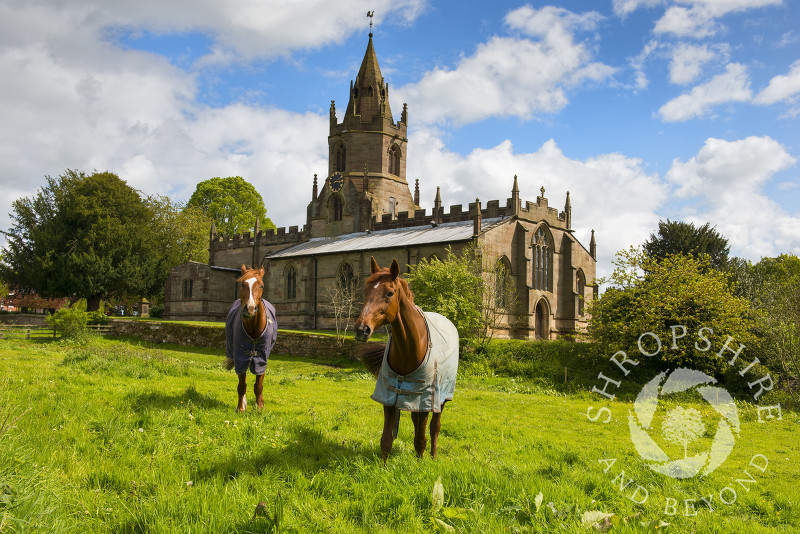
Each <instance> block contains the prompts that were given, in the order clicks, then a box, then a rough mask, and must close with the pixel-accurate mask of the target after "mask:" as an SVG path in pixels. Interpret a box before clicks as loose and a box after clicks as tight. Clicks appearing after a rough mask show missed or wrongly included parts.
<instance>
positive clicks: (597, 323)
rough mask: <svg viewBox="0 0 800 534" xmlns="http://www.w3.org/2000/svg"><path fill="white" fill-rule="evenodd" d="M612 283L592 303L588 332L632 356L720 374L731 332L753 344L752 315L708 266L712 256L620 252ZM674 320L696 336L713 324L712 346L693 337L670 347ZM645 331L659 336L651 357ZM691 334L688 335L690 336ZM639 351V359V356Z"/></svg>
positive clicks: (651, 345) (660, 364)
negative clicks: (698, 345)
mask: <svg viewBox="0 0 800 534" xmlns="http://www.w3.org/2000/svg"><path fill="white" fill-rule="evenodd" d="M606 282H607V283H610V284H611V288H609V289H608V290H607V291H606V292H605V293H604V294H603V296H602V297H601V298H599V299H596V300H595V301H593V302H592V303H591V304H590V311H591V321H590V323H589V333H590V335H591V336H592V338H593V339H594V340H595V341H597V342H600V343H602V344H603V345H604V346H605V347H608V349H609V350H611V351H614V352H616V351H618V350H622V351H626V353H629V354H630V357H631V358H632V359H639V360H648V361H649V360H651V359H652V360H655V362H656V367H660V368H667V367H680V366H688V367H693V368H694V369H697V370H700V371H704V372H706V373H709V374H712V375H713V374H721V373H722V372H723V371H724V368H725V365H726V361H727V360H726V359H722V358H718V357H717V356H716V351H718V350H719V349H720V348H721V347H722V345H723V344H724V342H725V340H726V339H727V336H732V337H733V338H734V340H735V342H736V343H737V346H738V344H739V343H743V344H745V346H749V347H751V348H753V347H754V344H755V342H756V338H755V336H754V335H753V333H752V326H753V324H754V323H753V316H752V313H751V312H750V305H749V303H748V302H747V300H746V299H744V298H741V297H737V296H735V295H734V294H733V292H732V290H731V287H730V285H729V284H728V281H727V277H726V275H725V273H723V272H721V271H718V270H716V269H711V268H710V258H709V257H708V256H702V257H700V258H694V257H691V256H684V255H670V256H666V257H665V258H663V259H661V260H657V259H655V258H648V257H646V256H645V254H644V253H643V252H641V251H636V250H635V249H633V250H628V251H626V252H625V253H623V254H618V255H617V261H616V269H615V270H614V273H613V274H612V275H611V277H610V279H609V280H606ZM672 325H683V326H685V327H686V329H687V335H688V336H691V335H694V336H696V335H697V334H696V333H697V332H698V330H699V329H700V328H701V327H704V326H705V327H709V328H712V329H713V335H711V334H707V337H709V339H710V340H711V342H712V344H713V349H711V350H708V351H707V352H701V351H697V350H695V349H694V343H693V342H687V343H678V344H677V347H678V348H677V349H672V347H671V339H672V337H671V336H672V330H671V329H670V326H672ZM645 332H652V333H654V334H655V335H657V336H658V337H659V338H660V340H661V342H662V346H661V350H660V352H659V353H658V354H657V355H655V356H653V357H652V358H648V357H645V356H641V355H639V353H638V350H637V343H638V340H639V337H640V336H641V335H642V334H644V333H645ZM687 339H688V338H687ZM643 344H644V345H643V346H644V347H645V350H646V351H647V352H652V351H654V350H655V341H654V339H652V338H651V337H650V336H647V338H646V339H645V340H644V341H643ZM637 356H638V358H637Z"/></svg>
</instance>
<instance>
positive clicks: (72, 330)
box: [47, 308, 89, 338]
mask: <svg viewBox="0 0 800 534" xmlns="http://www.w3.org/2000/svg"><path fill="white" fill-rule="evenodd" d="M88 320H89V314H87V313H86V312H85V311H81V310H79V309H75V308H62V309H60V310H58V311H57V312H55V313H54V314H53V315H51V316H49V317H48V318H47V324H49V325H50V326H52V327H53V328H55V329H56V330H58V331H59V332H60V333H61V336H62V337H64V338H71V337H77V336H79V335H81V334H83V333H84V332H86V324H87V322H88Z"/></svg>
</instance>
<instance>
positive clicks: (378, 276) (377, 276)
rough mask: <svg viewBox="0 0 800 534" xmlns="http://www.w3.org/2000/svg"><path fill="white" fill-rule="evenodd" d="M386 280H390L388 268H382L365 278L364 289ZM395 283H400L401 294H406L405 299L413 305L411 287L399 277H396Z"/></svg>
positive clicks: (390, 275)
mask: <svg viewBox="0 0 800 534" xmlns="http://www.w3.org/2000/svg"><path fill="white" fill-rule="evenodd" d="M386 278H389V279H391V278H392V274H391V273H390V272H389V268H388V267H384V268H383V269H381V270H379V271H375V272H374V273H372V274H371V275H370V277H369V278H367V281H366V282H365V285H366V287H369V286H370V285H374V284H376V283H378V282H383V281H385V279H386ZM397 281H398V282H399V283H400V287H402V288H403V292H404V293H405V294H406V298H407V299H408V300H409V301H410V302H411V304H414V292H413V291H411V286H410V285H408V280H406V279H405V278H403V277H401V276H398V277H397Z"/></svg>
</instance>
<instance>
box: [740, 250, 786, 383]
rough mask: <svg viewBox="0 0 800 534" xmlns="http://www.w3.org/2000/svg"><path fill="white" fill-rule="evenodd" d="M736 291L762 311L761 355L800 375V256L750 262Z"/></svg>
mask: <svg viewBox="0 0 800 534" xmlns="http://www.w3.org/2000/svg"><path fill="white" fill-rule="evenodd" d="M736 290H737V291H738V292H740V293H741V294H742V295H744V296H745V297H746V298H748V299H749V300H750V302H751V304H752V306H753V308H754V309H755V310H756V311H757V312H758V314H757V322H756V333H757V334H758V335H759V336H760V338H761V345H762V346H761V349H762V350H761V355H760V356H759V358H760V359H761V360H762V361H763V362H764V363H765V364H767V365H768V366H770V367H771V368H773V369H776V370H779V371H780V372H781V374H782V375H783V376H784V377H786V378H789V379H790V380H797V379H798V378H800V258H798V257H797V256H795V255H793V254H782V255H780V256H778V257H775V258H762V259H761V261H760V262H758V263H756V264H755V265H753V264H750V263H746V264H745V266H744V268H743V269H742V270H741V272H739V273H738V276H737V286H736Z"/></svg>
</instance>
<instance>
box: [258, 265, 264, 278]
mask: <svg viewBox="0 0 800 534" xmlns="http://www.w3.org/2000/svg"><path fill="white" fill-rule="evenodd" d="M258 274H259V276H260V277H261V278H264V266H263V265H262V266H261V268H260V269H259V270H258Z"/></svg>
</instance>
